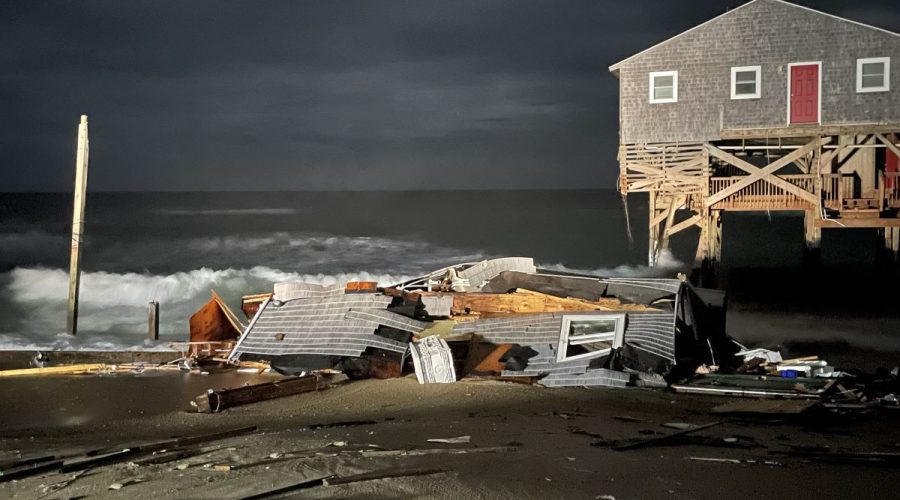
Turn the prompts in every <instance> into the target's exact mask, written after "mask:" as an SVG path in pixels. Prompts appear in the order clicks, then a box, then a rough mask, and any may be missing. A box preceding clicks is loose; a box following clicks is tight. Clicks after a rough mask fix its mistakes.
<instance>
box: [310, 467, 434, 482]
mask: <svg viewBox="0 0 900 500" xmlns="http://www.w3.org/2000/svg"><path fill="white" fill-rule="evenodd" d="M445 472H447V471H446V470H443V469H384V470H377V471H372V472H363V473H362V474H354V475H352V476H338V477H330V478H325V479H324V483H325V486H337V485H339V484H349V483H358V482H361V481H374V480H376V479H391V478H397V477H411V476H430V475H433V474H443V473H445Z"/></svg>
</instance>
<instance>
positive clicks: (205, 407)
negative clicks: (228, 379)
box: [194, 375, 318, 413]
mask: <svg viewBox="0 0 900 500" xmlns="http://www.w3.org/2000/svg"><path fill="white" fill-rule="evenodd" d="M317 388H318V377H316V376H315V375H306V376H304V377H288V378H284V379H281V380H276V381H274V382H266V383H263V384H256V385H248V386H244V387H237V388H234V389H220V390H218V391H215V390H212V389H210V390H209V391H208V392H207V393H206V394H201V395H199V396H197V397H196V398H195V399H194V404H195V406H196V407H197V411H198V412H200V413H218V412H220V411H222V410H224V409H226V408H231V407H233V406H240V405H245V404H250V403H256V402H258V401H266V400H268V399H275V398H281V397H285V396H291V395H294V394H301V393H304V392H312V391H315V390H316V389H317Z"/></svg>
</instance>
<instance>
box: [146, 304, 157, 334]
mask: <svg viewBox="0 0 900 500" xmlns="http://www.w3.org/2000/svg"><path fill="white" fill-rule="evenodd" d="M147 337H148V338H149V339H150V340H159V302H156V301H153V302H151V303H150V304H149V306H148V307H147Z"/></svg>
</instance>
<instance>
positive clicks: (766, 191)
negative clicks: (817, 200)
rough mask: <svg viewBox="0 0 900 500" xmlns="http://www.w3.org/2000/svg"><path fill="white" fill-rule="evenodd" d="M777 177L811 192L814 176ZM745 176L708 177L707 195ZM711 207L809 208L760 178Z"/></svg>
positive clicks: (794, 197)
mask: <svg viewBox="0 0 900 500" xmlns="http://www.w3.org/2000/svg"><path fill="white" fill-rule="evenodd" d="M779 177H780V178H782V179H784V180H786V181H788V182H790V183H791V184H793V185H795V186H798V187H799V188H800V189H803V190H804V191H807V192H810V193H815V189H816V187H815V184H816V176H815V175H780V176H779ZM745 178H746V176H733V177H711V178H710V180H709V182H710V195H714V194H716V193H718V192H720V191H723V190H725V189H727V188H729V187H731V186H732V185H734V184H735V183H737V182H740V181H741V180H743V179H745ZM712 208H714V209H722V210H807V209H810V208H813V207H811V206H810V203H809V202H808V201H806V200H804V199H802V198H800V197H798V196H797V195H796V194H793V193H790V192H788V191H785V190H784V189H782V188H780V187H778V186H776V185H774V184H772V183H770V182H766V181H765V180H762V179H760V180H758V181H756V182H754V183H753V184H750V185H749V186H747V187H745V188H743V189H741V190H739V191H737V192H736V193H734V194H732V195H731V196H729V197H727V198H725V199H724V200H722V201H720V202H718V203H716V204H715V205H713V206H712Z"/></svg>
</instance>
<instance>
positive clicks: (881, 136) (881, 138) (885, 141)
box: [875, 134, 900, 156]
mask: <svg viewBox="0 0 900 500" xmlns="http://www.w3.org/2000/svg"><path fill="white" fill-rule="evenodd" d="M875 137H876V138H877V139H878V140H879V141H881V143H882V144H884V145H885V146H887V148H888V149H890V150H891V152H892V153H894V154H895V155H897V156H900V148H898V147H897V145H896V144H894V143H893V142H892V141H890V140H888V138H887V137H885V136H884V134H875Z"/></svg>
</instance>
